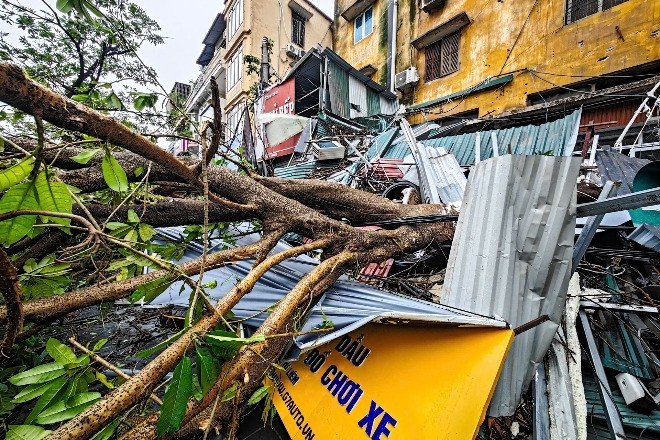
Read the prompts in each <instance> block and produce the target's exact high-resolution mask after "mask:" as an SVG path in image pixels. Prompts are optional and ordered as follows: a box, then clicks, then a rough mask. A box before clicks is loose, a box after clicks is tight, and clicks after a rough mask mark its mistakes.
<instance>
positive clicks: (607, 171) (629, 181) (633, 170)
mask: <svg viewBox="0 0 660 440" xmlns="http://www.w3.org/2000/svg"><path fill="white" fill-rule="evenodd" d="M649 163H651V161H650V160H646V159H637V158H636V157H628V156H626V155H625V154H621V153H619V152H618V151H612V150H603V151H598V152H597V153H596V165H597V166H598V171H599V172H600V175H601V177H602V178H603V184H605V182H607V181H608V180H611V181H612V182H621V186H620V187H619V189H618V191H617V193H616V195H617V196H623V195H626V194H630V193H631V192H633V182H634V180H635V176H636V175H637V173H638V172H639V170H641V169H642V167H644V165H647V164H649Z"/></svg>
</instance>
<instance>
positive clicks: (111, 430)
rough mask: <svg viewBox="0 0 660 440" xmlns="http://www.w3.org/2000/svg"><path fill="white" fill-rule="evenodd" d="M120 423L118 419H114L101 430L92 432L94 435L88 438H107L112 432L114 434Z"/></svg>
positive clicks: (93, 439)
mask: <svg viewBox="0 0 660 440" xmlns="http://www.w3.org/2000/svg"><path fill="white" fill-rule="evenodd" d="M120 423H121V420H120V419H117V420H115V421H114V422H112V423H110V424H109V425H108V426H106V427H105V428H103V429H102V430H101V431H99V432H97V433H96V434H94V437H92V438H91V439H89V440H108V439H109V438H110V437H112V434H114V432H115V430H116V429H117V427H118V426H119V424H120Z"/></svg>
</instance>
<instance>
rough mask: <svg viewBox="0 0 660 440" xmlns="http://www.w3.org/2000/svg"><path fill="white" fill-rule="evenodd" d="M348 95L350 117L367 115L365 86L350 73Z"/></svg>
mask: <svg viewBox="0 0 660 440" xmlns="http://www.w3.org/2000/svg"><path fill="white" fill-rule="evenodd" d="M348 96H349V101H350V104H351V105H350V108H349V113H350V115H351V119H353V118H358V117H360V116H368V107H367V86H365V85H364V84H363V83H361V82H360V81H359V80H358V79H357V78H355V77H353V76H351V75H348ZM356 107H357V109H356ZM379 107H380V106H379ZM358 109H359V110H358ZM379 110H380V109H379Z"/></svg>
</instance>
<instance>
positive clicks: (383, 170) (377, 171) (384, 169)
mask: <svg viewBox="0 0 660 440" xmlns="http://www.w3.org/2000/svg"><path fill="white" fill-rule="evenodd" d="M402 162H403V161H402V160H401V159H376V160H375V161H374V162H373V164H372V166H371V169H370V172H371V173H372V174H373V175H374V176H375V177H379V178H385V179H400V178H401V177H403V172H402V171H401V168H399V165H401V163H402Z"/></svg>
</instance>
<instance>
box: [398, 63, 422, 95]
mask: <svg viewBox="0 0 660 440" xmlns="http://www.w3.org/2000/svg"><path fill="white" fill-rule="evenodd" d="M418 82H419V74H418V73H417V68H416V67H408V68H407V69H406V70H404V71H403V72H399V73H397V74H396V78H395V79H394V85H395V87H396V88H397V90H401V91H405V90H408V89H410V88H412V87H413V86H416V85H417V83H418Z"/></svg>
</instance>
